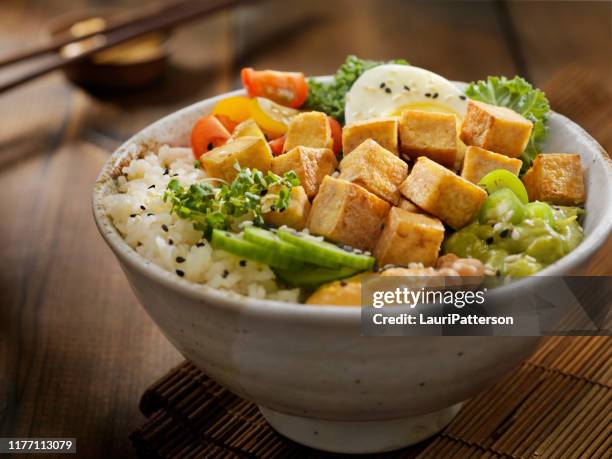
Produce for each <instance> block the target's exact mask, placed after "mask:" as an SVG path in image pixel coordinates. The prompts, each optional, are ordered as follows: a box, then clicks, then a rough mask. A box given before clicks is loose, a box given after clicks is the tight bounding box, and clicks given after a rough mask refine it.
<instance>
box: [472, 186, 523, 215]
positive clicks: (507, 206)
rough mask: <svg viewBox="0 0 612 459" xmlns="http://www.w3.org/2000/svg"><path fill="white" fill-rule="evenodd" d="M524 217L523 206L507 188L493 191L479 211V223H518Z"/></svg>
mask: <svg viewBox="0 0 612 459" xmlns="http://www.w3.org/2000/svg"><path fill="white" fill-rule="evenodd" d="M524 216H525V210H524V206H523V204H522V203H521V201H520V200H519V198H517V197H516V195H515V194H514V193H513V192H512V191H510V190H509V189H508V188H502V189H500V190H497V191H494V192H493V193H491V195H490V196H489V197H488V198H487V199H486V201H485V202H484V204H483V205H482V207H481V209H480V216H479V219H480V223H497V222H508V221H509V222H510V223H514V224H517V223H520V222H522V221H523V218H524Z"/></svg>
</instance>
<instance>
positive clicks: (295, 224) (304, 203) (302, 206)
mask: <svg viewBox="0 0 612 459" xmlns="http://www.w3.org/2000/svg"><path fill="white" fill-rule="evenodd" d="M270 191H271V192H272V193H273V192H274V190H273V189H271V190H270ZM309 213H310V201H309V200H308V196H306V191H304V188H303V187H301V186H296V187H294V188H292V189H291V202H290V203H289V207H288V208H287V209H285V210H284V211H282V212H281V211H278V210H270V211H269V212H266V213H264V214H263V218H264V221H265V222H266V223H267V224H268V225H274V226H277V227H279V226H283V225H287V226H289V227H291V228H294V229H296V230H298V231H300V230H303V229H304V228H305V227H306V220H307V219H308V214H309Z"/></svg>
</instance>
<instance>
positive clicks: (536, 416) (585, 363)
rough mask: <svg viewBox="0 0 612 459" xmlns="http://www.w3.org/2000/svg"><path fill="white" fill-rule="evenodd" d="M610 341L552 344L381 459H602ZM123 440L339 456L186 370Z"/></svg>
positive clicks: (173, 451)
mask: <svg viewBox="0 0 612 459" xmlns="http://www.w3.org/2000/svg"><path fill="white" fill-rule="evenodd" d="M611 361H612V340H610V337H606V336H598V337H568V336H566V337H549V338H546V339H545V340H544V342H543V343H542V345H541V346H540V347H539V349H538V351H537V352H536V353H535V354H534V355H533V356H532V357H531V358H530V359H529V360H528V361H527V362H525V363H524V364H523V365H522V366H521V367H520V368H519V369H517V370H516V371H514V372H513V373H512V374H510V375H508V376H507V377H505V378H504V379H502V380H500V381H499V382H498V383H497V384H495V386H493V387H492V388H491V389H489V390H488V391H486V392H484V393H482V394H480V395H478V396H477V397H475V398H474V399H472V400H470V401H469V402H468V403H466V404H465V406H464V408H463V409H462V410H461V412H460V413H459V415H458V416H457V417H456V418H455V419H454V420H453V421H452V422H451V424H450V425H449V426H448V427H447V428H446V429H444V431H443V432H441V433H440V434H438V435H436V436H435V437H432V438H431V439H429V440H426V441H424V442H422V443H421V444H419V445H416V446H413V447H410V448H406V449H404V450H401V451H396V452H394V453H389V454H384V455H378V456H376V457H384V458H399V457H406V458H453V457H458V458H476V457H478V458H480V457H482V458H497V457H511V458H523V457H546V458H587V457H588V458H609V457H611V453H610V451H611V448H612V436H611V433H612V431H611V429H610V425H611V423H612V392H611V388H612V387H611V384H612V366H611V365H610V362H611ZM141 410H142V412H143V413H144V414H145V415H146V416H148V420H147V422H146V423H145V424H144V425H143V426H142V427H141V428H140V429H138V430H137V431H135V432H134V433H132V435H131V436H130V439H131V441H132V443H133V444H134V446H135V448H136V450H137V451H138V453H139V455H141V456H143V457H153V458H177V459H178V458H204V457H258V458H259V457H261V458H273V457H296V458H310V457H337V455H327V454H323V453H321V452H319V451H315V450H312V449H309V448H306V447H303V446H300V445H298V444H296V443H294V442H292V441H291V440H288V439H286V438H284V437H282V436H281V435H279V434H277V433H276V432H275V431H274V430H273V429H272V428H271V427H270V426H268V424H267V423H266V422H265V420H264V418H263V417H262V415H261V414H260V413H259V412H258V410H257V407H256V406H255V405H254V404H252V403H250V402H247V401H246V400H244V399H241V398H240V397H238V396H236V395H234V394H232V393H231V392H230V391H228V390H227V389H224V388H223V387H221V386H219V385H218V384H217V383H215V382H214V381H212V380H211V379H209V378H208V377H207V376H206V375H205V374H204V373H202V372H201V371H199V370H198V369H196V368H195V367H194V366H193V365H191V364H190V363H188V362H184V363H182V364H181V365H179V366H178V367H177V368H175V369H174V370H172V371H170V372H169V373H168V374H167V375H166V376H164V377H163V378H162V379H160V380H159V381H158V382H156V383H155V384H154V385H153V386H151V387H150V388H149V389H148V390H147V391H146V393H145V394H144V396H143V397H142V401H141Z"/></svg>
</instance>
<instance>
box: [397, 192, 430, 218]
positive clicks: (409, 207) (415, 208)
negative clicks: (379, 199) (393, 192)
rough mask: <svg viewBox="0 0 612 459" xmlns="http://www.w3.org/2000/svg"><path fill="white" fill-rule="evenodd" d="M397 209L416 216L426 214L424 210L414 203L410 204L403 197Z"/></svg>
mask: <svg viewBox="0 0 612 459" xmlns="http://www.w3.org/2000/svg"><path fill="white" fill-rule="evenodd" d="M397 207H399V208H400V209H404V210H407V211H408V212H412V213H414V214H424V213H425V212H423V209H421V208H420V207H418V206H416V205H415V204H414V203H413V202H410V201H409V200H408V199H406V198H405V197H403V196H400V199H399V202H398V203H397Z"/></svg>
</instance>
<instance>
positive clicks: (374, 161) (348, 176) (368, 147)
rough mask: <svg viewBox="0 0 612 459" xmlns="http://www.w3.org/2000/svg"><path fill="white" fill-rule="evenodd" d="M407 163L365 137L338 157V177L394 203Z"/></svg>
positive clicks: (405, 173)
mask: <svg viewBox="0 0 612 459" xmlns="http://www.w3.org/2000/svg"><path fill="white" fill-rule="evenodd" d="M407 175H408V164H406V163H405V162H404V161H403V160H402V159H401V158H399V157H397V156H395V155H394V154H393V153H391V152H390V151H388V150H385V149H384V148H383V147H381V146H380V145H378V144H377V143H376V142H374V141H373V140H372V139H367V140H366V141H365V142H363V143H362V144H361V145H359V146H358V147H357V148H355V149H354V150H353V151H352V152H351V153H350V154H349V155H347V156H345V157H344V158H343V159H342V161H340V176H339V177H338V178H340V179H342V180H346V181H347V182H352V183H355V184H357V185H360V186H362V187H364V188H365V189H366V190H368V191H370V192H372V193H374V194H375V195H376V196H378V197H379V198H382V199H384V200H385V201H389V202H390V203H391V204H397V203H398V201H399V197H400V194H399V190H398V189H397V188H398V187H399V186H400V184H401V183H402V182H403V181H404V180H405V179H406V176H407Z"/></svg>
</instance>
